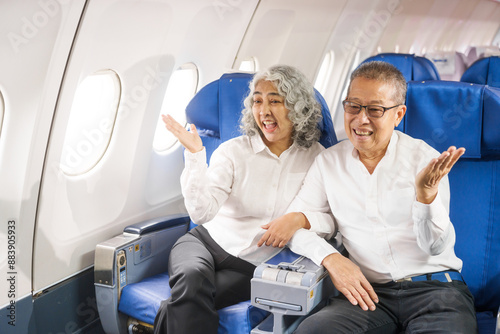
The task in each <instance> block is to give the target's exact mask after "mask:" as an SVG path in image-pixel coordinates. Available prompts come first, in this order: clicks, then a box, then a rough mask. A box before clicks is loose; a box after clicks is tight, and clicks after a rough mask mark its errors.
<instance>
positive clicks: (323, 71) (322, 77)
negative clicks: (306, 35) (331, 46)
mask: <svg viewBox="0 0 500 334" xmlns="http://www.w3.org/2000/svg"><path fill="white" fill-rule="evenodd" d="M333 61H334V53H333V51H328V52H327V53H326V55H325V57H324V58H323V62H322V63H321V67H320V68H319V72H318V76H317V78H316V82H315V83H314V87H315V88H316V89H317V90H318V91H319V92H320V93H321V94H323V95H325V93H326V90H327V89H328V81H329V80H330V74H331V73H332V70H333Z"/></svg>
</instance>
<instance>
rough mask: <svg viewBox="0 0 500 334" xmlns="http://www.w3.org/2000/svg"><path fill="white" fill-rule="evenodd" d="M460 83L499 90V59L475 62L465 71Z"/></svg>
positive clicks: (495, 57) (489, 58) (483, 59)
mask: <svg viewBox="0 0 500 334" xmlns="http://www.w3.org/2000/svg"><path fill="white" fill-rule="evenodd" d="M460 81H462V82H469V83H476V84H481V85H488V86H491V87H497V88H500V57H498V56H492V57H486V58H481V59H478V60H476V61H475V62H474V63H473V64H472V65H471V66H470V67H469V68H468V69H467V70H465V72H464V74H463V75H462V78H460Z"/></svg>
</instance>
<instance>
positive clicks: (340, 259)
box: [321, 253, 378, 311]
mask: <svg viewBox="0 0 500 334" xmlns="http://www.w3.org/2000/svg"><path fill="white" fill-rule="evenodd" d="M321 264H322V265H323V266H324V267H325V268H326V269H327V270H328V273H329V274H330V277H331V279H332V282H333V285H335V287H336V288H337V290H339V291H340V292H341V293H342V294H343V295H344V296H345V297H346V298H347V299H348V300H349V301H350V302H351V303H352V304H353V305H359V307H361V309H363V310H365V311H368V310H371V311H374V310H375V303H378V297H377V294H376V293H375V291H374V290H373V287H372V286H371V284H370V283H369V282H368V280H367V279H366V277H365V276H364V275H363V273H362V272H361V270H360V269H359V267H358V266H357V265H355V264H354V263H353V262H352V261H351V260H349V259H348V258H346V257H345V256H343V255H341V254H339V253H334V254H330V255H328V256H327V257H325V259H324V260H323V262H322V263H321Z"/></svg>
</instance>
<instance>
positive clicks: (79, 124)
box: [61, 70, 121, 175]
mask: <svg viewBox="0 0 500 334" xmlns="http://www.w3.org/2000/svg"><path fill="white" fill-rule="evenodd" d="M120 93H121V84H120V79H119V77H118V75H117V74H116V73H115V72H114V71H111V70H104V71H99V72H96V73H94V74H91V75H89V76H87V77H86V78H85V79H84V80H83V81H82V82H81V83H80V85H79V86H78V88H77V89H76V93H75V97H74V100H73V104H72V106H71V111H70V116H69V121H68V126H67V128H66V136H65V138H64V144H63V152H62V156H61V170H62V171H63V172H64V173H65V174H67V175H80V174H84V173H86V172H88V171H89V170H91V169H92V168H93V167H94V166H95V165H96V164H97V163H98V162H99V160H101V158H102V156H103V155H104V153H105V152H106V149H107V147H108V144H109V141H110V139H111V133H112V132H113V127H114V123H115V120H116V114H117V111H118V102H119V100H120Z"/></svg>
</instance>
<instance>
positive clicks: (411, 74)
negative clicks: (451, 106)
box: [363, 53, 440, 81]
mask: <svg viewBox="0 0 500 334" xmlns="http://www.w3.org/2000/svg"><path fill="white" fill-rule="evenodd" d="M375 60H379V61H385V62H387V63H390V64H392V65H394V66H396V67H397V68H398V69H399V70H400V71H401V73H403V76H404V77H405V79H406V81H414V80H418V81H420V80H440V76H439V73H438V71H437V68H436V66H435V65H434V63H433V62H432V61H431V60H429V59H427V58H425V57H419V56H415V55H414V54H406V53H380V54H378V55H375V56H372V57H369V58H367V59H365V60H364V61H363V63H365V62H369V61H375Z"/></svg>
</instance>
